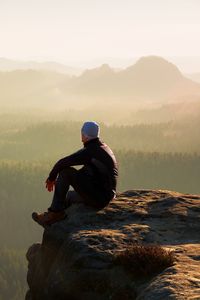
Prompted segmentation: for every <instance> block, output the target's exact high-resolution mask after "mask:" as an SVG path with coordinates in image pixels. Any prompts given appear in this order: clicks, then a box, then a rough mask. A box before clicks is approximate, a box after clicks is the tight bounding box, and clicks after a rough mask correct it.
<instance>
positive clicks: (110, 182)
mask: <svg viewBox="0 0 200 300" xmlns="http://www.w3.org/2000/svg"><path fill="white" fill-rule="evenodd" d="M76 165H83V167H82V168H81V169H80V170H79V172H80V173H81V174H82V175H83V176H85V175H86V176H91V177H92V178H93V179H94V178H95V180H96V183H97V187H98V188H99V189H101V190H102V191H105V192H106V194H111V198H112V196H115V194H116V185H117V177H118V166H117V161H116V158H115V156H114V154H113V152H112V150H111V149H110V148H109V147H108V146H107V145H106V144H105V143H103V142H102V141H100V140H99V138H95V139H92V140H90V141H88V142H86V143H85V144H84V148H82V149H81V150H79V151H77V152H75V153H73V154H71V155H69V156H66V157H64V158H62V159H60V160H59V161H58V162H57V163H56V164H55V166H54V167H53V169H52V170H51V172H50V174H49V178H48V179H49V180H50V181H54V180H55V179H56V177H57V175H58V174H59V172H60V171H61V170H62V169H64V168H66V167H70V166H76Z"/></svg>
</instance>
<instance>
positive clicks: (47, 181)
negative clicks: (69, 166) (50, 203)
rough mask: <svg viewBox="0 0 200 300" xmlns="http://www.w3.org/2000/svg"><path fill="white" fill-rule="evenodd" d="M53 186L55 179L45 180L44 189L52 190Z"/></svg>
mask: <svg viewBox="0 0 200 300" xmlns="http://www.w3.org/2000/svg"><path fill="white" fill-rule="evenodd" d="M54 186H55V181H50V180H49V179H47V180H46V189H47V190H48V191H49V192H52V191H53V189H54Z"/></svg>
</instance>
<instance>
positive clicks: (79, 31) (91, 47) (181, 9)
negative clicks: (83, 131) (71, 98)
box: [0, 0, 200, 64]
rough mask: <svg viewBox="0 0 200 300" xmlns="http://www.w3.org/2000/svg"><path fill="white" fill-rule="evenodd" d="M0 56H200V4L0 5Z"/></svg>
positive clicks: (173, 0) (111, 0)
mask: <svg viewBox="0 0 200 300" xmlns="http://www.w3.org/2000/svg"><path fill="white" fill-rule="evenodd" d="M0 43H1V44H0V57H7V58H12V59H22V60H27V59H37V60H56V61H60V62H66V63H71V64H73V63H76V62H79V61H80V62H81V61H90V60H91V61H92V60H95V59H101V58H104V57H110V58H119V59H129V58H132V57H137V56H143V55H160V56H200V0H0Z"/></svg>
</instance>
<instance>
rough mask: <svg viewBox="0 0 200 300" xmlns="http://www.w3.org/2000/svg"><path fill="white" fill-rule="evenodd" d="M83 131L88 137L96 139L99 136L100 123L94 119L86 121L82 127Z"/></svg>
mask: <svg viewBox="0 0 200 300" xmlns="http://www.w3.org/2000/svg"><path fill="white" fill-rule="evenodd" d="M81 133H82V134H84V135H85V136H86V137H87V138H88V139H95V138H97V137H99V133H100V128H99V124H97V123H96V122H94V121H88V122H85V123H84V124H83V126H82V128H81Z"/></svg>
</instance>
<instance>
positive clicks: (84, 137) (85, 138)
mask: <svg viewBox="0 0 200 300" xmlns="http://www.w3.org/2000/svg"><path fill="white" fill-rule="evenodd" d="M87 140H88V139H87V137H86V136H85V135H84V134H82V133H81V141H82V142H83V144H84V143H85V142H87Z"/></svg>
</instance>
